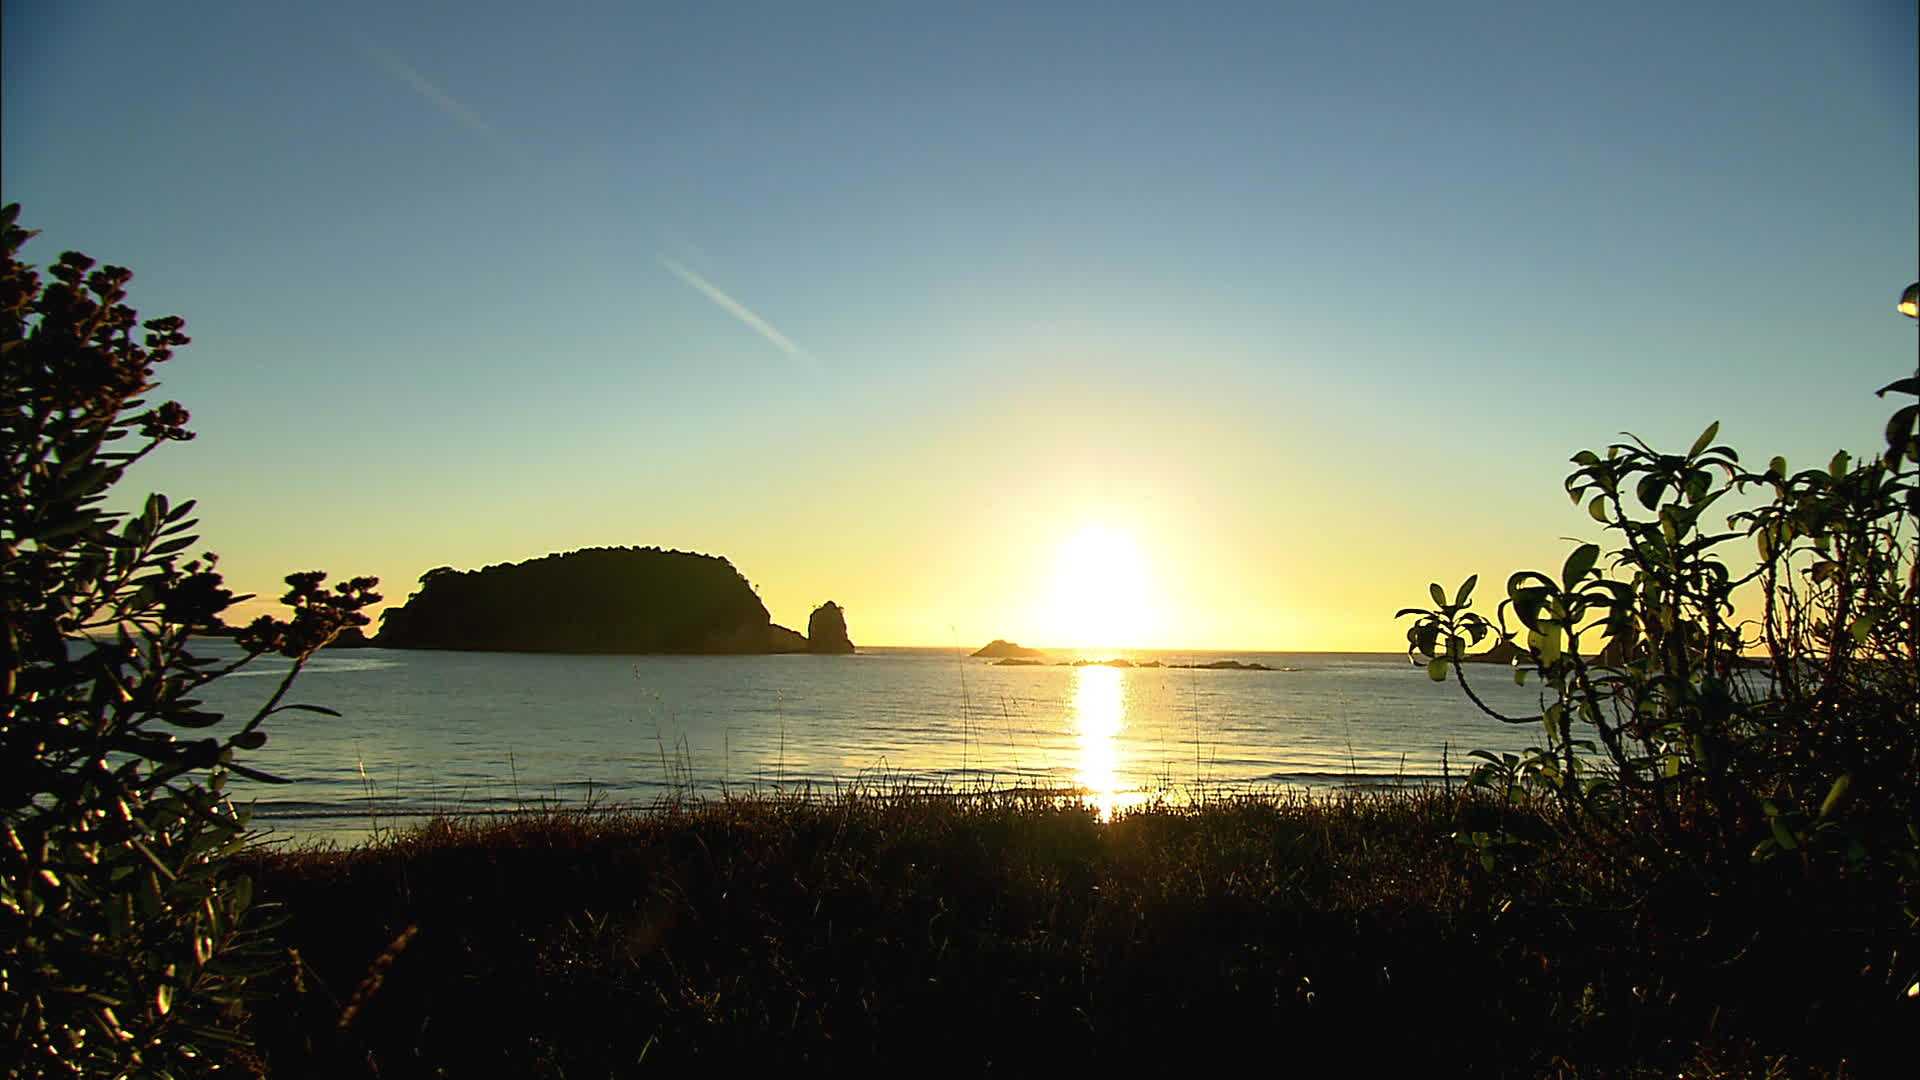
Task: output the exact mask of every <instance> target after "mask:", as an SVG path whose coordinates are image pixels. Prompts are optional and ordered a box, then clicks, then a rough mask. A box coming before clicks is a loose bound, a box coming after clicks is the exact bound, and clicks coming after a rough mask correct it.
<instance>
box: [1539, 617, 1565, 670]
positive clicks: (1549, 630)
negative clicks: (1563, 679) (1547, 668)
mask: <svg viewBox="0 0 1920 1080" xmlns="http://www.w3.org/2000/svg"><path fill="white" fill-rule="evenodd" d="M1562 641H1563V638H1562V635H1561V631H1560V624H1559V623H1554V622H1546V623H1541V624H1540V659H1541V661H1542V662H1543V663H1546V664H1548V665H1551V664H1553V663H1554V662H1555V661H1557V660H1559V659H1560V652H1561V644H1562Z"/></svg>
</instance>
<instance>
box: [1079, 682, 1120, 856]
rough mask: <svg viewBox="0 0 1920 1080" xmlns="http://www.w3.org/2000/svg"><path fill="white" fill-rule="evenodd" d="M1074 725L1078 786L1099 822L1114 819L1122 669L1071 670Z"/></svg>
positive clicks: (1118, 765) (1116, 792)
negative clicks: (1076, 738) (1076, 744)
mask: <svg viewBox="0 0 1920 1080" xmlns="http://www.w3.org/2000/svg"><path fill="white" fill-rule="evenodd" d="M1074 676H1075V683H1074V689H1073V728H1074V733H1075V735H1076V736H1078V738H1079V740H1080V761H1079V777H1078V781H1079V785H1080V787H1081V788H1082V789H1083V790H1084V791H1085V792H1086V798H1087V801H1088V802H1089V804H1091V805H1092V806H1093V808H1094V809H1095V810H1097V811H1099V813H1100V820H1101V821H1111V820H1113V808H1114V803H1115V800H1116V799H1117V798H1118V797H1119V789H1120V781H1119V771H1120V748H1119V744H1118V743H1117V742H1116V736H1118V735H1119V734H1120V731H1121V729H1122V728H1124V727H1125V726H1126V719H1127V717H1126V713H1127V706H1126V687H1125V684H1124V678H1125V676H1124V675H1123V673H1122V672H1120V671H1119V670H1117V669H1115V668H1110V667H1101V666H1096V665H1092V664H1089V665H1087V666H1086V667H1082V668H1076V669H1074Z"/></svg>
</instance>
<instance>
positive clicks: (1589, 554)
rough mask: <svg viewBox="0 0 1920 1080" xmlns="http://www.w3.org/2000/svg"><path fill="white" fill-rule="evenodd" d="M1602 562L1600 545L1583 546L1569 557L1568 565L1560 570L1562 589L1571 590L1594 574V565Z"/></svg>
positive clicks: (1574, 550) (1575, 549)
mask: <svg viewBox="0 0 1920 1080" xmlns="http://www.w3.org/2000/svg"><path fill="white" fill-rule="evenodd" d="M1599 561H1600V545H1598V544H1581V545H1580V546H1579V547H1577V548H1574V549H1573V554H1571V555H1568V556H1567V561H1566V564H1565V565H1563V566H1562V567H1561V568H1560V584H1561V587H1563V588H1566V589H1569V590H1571V589H1572V588H1573V587H1574V586H1575V585H1577V584H1579V583H1580V581H1581V580H1583V579H1584V578H1585V577H1586V576H1587V575H1588V574H1590V573H1592V572H1593V567H1594V564H1595V563H1597V562H1599Z"/></svg>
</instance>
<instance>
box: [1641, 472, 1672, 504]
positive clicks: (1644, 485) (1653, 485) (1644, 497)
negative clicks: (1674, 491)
mask: <svg viewBox="0 0 1920 1080" xmlns="http://www.w3.org/2000/svg"><path fill="white" fill-rule="evenodd" d="M1666 486H1667V482H1666V481H1665V480H1662V479H1660V478H1659V477H1657V476H1643V477H1641V478H1640V483H1639V484H1638V485H1637V486H1636V487H1635V488H1634V490H1633V493H1634V494H1635V495H1636V496H1638V497H1639V499H1640V505H1641V506H1644V507H1646V508H1647V509H1649V510H1651V509H1653V508H1654V507H1655V506H1658V505H1659V504H1660V493H1661V492H1662V491H1663V490H1665V489H1666Z"/></svg>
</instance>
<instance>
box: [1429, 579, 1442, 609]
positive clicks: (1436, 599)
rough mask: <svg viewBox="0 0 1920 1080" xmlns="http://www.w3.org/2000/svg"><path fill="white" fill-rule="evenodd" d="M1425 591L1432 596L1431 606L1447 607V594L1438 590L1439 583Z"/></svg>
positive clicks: (1440, 589) (1433, 584)
mask: <svg viewBox="0 0 1920 1080" xmlns="http://www.w3.org/2000/svg"><path fill="white" fill-rule="evenodd" d="M1427 591H1428V592H1430V593H1432V594H1433V604H1434V606H1435V607H1446V606H1447V594H1446V591H1445V590H1444V589H1442V588H1440V583H1439V582H1437V581H1436V582H1433V583H1432V584H1430V585H1428V586H1427Z"/></svg>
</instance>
